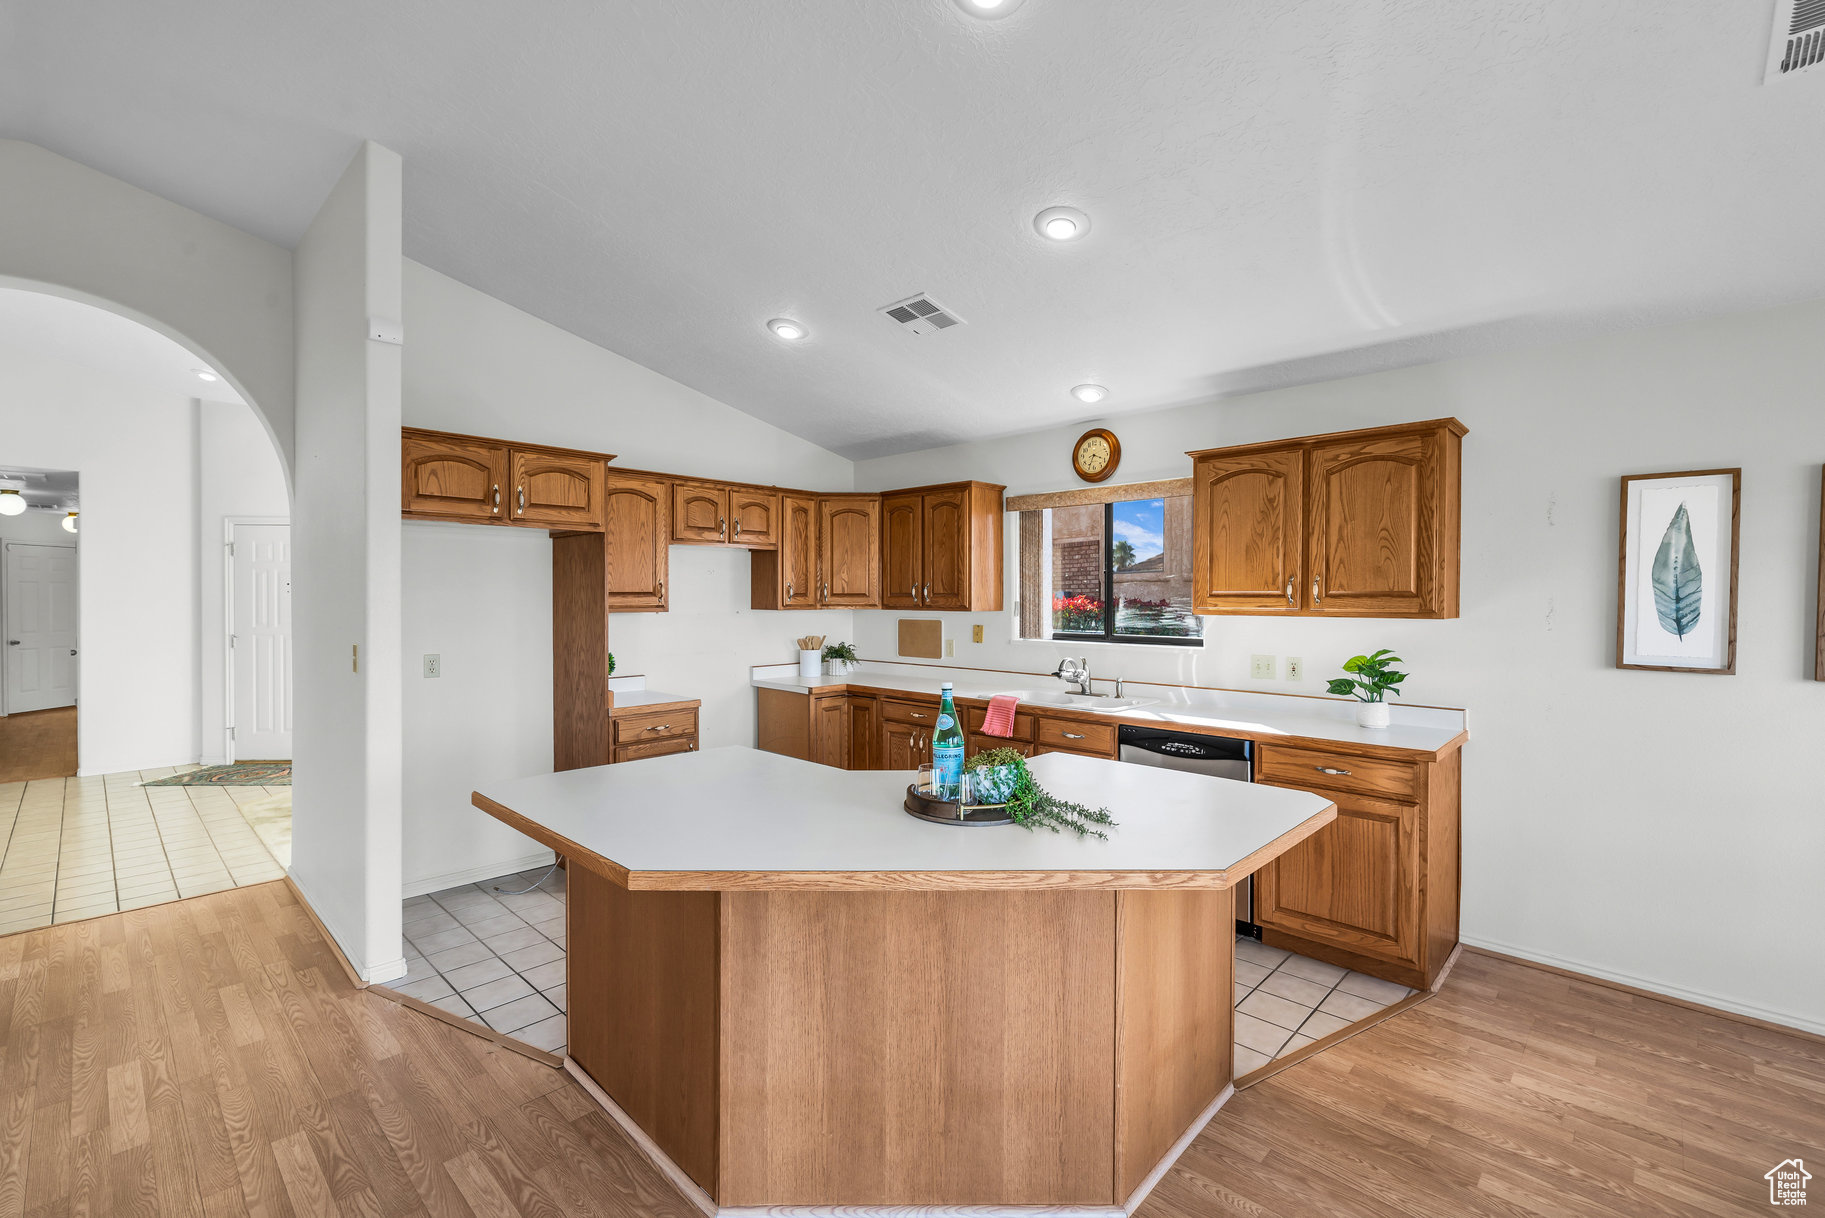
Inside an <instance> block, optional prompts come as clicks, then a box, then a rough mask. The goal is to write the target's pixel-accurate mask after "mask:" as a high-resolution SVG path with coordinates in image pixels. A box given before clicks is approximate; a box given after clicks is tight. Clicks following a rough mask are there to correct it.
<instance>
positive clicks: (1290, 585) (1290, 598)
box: [1286, 575, 1299, 605]
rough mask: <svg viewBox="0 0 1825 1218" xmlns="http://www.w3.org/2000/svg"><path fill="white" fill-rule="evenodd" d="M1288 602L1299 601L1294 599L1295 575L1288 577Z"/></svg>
mask: <svg viewBox="0 0 1825 1218" xmlns="http://www.w3.org/2000/svg"><path fill="white" fill-rule="evenodd" d="M1286 603H1287V604H1289V605H1296V604H1298V603H1299V602H1297V601H1295V600H1294V599H1293V577H1292V576H1290V575H1289V576H1287V577H1286Z"/></svg>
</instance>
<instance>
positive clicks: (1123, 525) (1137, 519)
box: [1113, 499, 1166, 563]
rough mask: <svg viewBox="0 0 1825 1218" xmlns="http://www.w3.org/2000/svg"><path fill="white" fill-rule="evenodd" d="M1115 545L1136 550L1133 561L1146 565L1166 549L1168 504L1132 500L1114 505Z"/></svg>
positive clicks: (1149, 500) (1157, 501) (1155, 500)
mask: <svg viewBox="0 0 1825 1218" xmlns="http://www.w3.org/2000/svg"><path fill="white" fill-rule="evenodd" d="M1113 540H1114V541H1125V542H1127V543H1128V544H1129V545H1131V546H1133V547H1134V561H1135V562H1137V563H1141V562H1146V561H1147V560H1148V559H1149V558H1152V557H1153V556H1154V555H1156V554H1160V553H1163V552H1164V551H1165V549H1166V501H1165V500H1164V499H1131V500H1129V501H1127V502H1126V503H1118V504H1116V505H1115V537H1114V538H1113Z"/></svg>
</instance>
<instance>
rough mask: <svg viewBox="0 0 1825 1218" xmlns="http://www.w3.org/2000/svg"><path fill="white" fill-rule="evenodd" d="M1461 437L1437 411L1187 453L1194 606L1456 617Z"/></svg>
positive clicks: (1460, 429) (1459, 428)
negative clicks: (1394, 423)
mask: <svg viewBox="0 0 1825 1218" xmlns="http://www.w3.org/2000/svg"><path fill="white" fill-rule="evenodd" d="M1464 434H1465V428H1464V425H1463V424H1462V423H1459V422H1458V421H1457V420H1456V419H1434V420H1431V421H1429V422H1425V423H1410V424H1406V425H1403V426H1399V427H1381V428H1373V429H1370V430H1366V431H1354V432H1342V433H1338V434H1335V435H1326V436H1308V437H1304V438H1302V439H1297V440H1286V441H1280V442H1277V443H1273V444H1251V445H1248V446H1246V447H1243V448H1219V449H1210V450H1207V451H1204V452H1194V453H1192V454H1191V457H1192V462H1193V464H1192V510H1193V514H1192V598H1193V602H1194V606H1195V608H1196V610H1197V612H1199V613H1206V614H1225V613H1230V614H1235V613H1248V614H1272V613H1281V614H1300V615H1325V614H1328V615H1331V616H1335V617H1421V618H1445V617H1456V616H1457V613H1458V548H1459V481H1460V465H1461V451H1462V442H1463V436H1464Z"/></svg>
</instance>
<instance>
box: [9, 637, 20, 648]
mask: <svg viewBox="0 0 1825 1218" xmlns="http://www.w3.org/2000/svg"><path fill="white" fill-rule="evenodd" d="M6 645H7V646H8V647H17V646H19V640H18V639H8V640H7V641H6Z"/></svg>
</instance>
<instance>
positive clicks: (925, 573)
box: [881, 482, 1002, 613]
mask: <svg viewBox="0 0 1825 1218" xmlns="http://www.w3.org/2000/svg"><path fill="white" fill-rule="evenodd" d="M1001 492H1002V488H1001V487H999V486H991V485H990V484H988V483H986V482H958V483H953V484H950V485H946V486H927V487H918V488H915V489H912V490H904V491H892V492H889V493H887V494H884V495H882V496H881V604H882V606H883V607H885V608H888V609H961V610H972V611H974V612H978V613H993V612H996V611H998V610H999V609H1000V608H1001V565H1002V544H1001V533H1002V529H1001Z"/></svg>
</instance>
